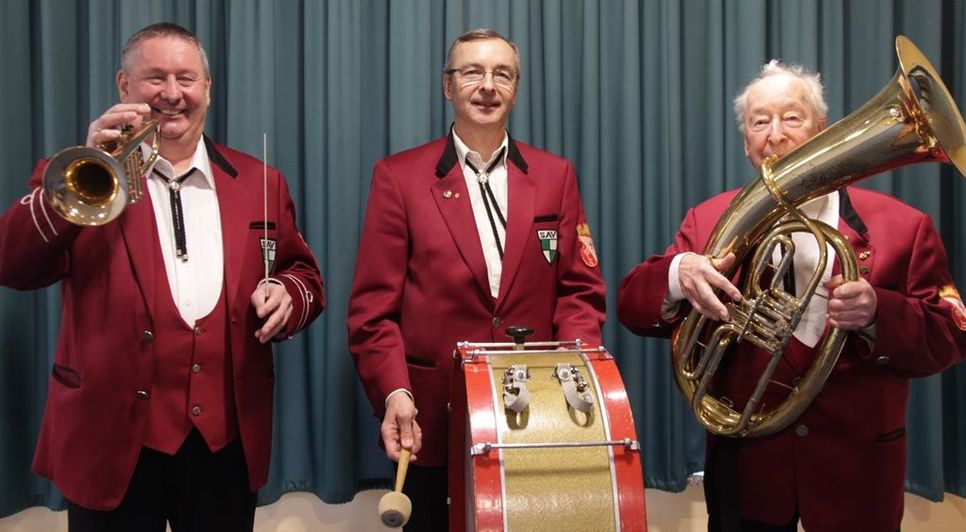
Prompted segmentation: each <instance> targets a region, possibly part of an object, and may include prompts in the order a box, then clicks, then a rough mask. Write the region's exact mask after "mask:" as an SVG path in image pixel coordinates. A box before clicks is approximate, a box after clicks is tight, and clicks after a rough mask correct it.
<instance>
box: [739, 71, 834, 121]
mask: <svg viewBox="0 0 966 532" xmlns="http://www.w3.org/2000/svg"><path fill="white" fill-rule="evenodd" d="M772 76H791V77H793V78H797V79H800V80H801V81H803V82H804V83H805V86H806V87H807V88H808V97H809V101H810V103H811V104H812V110H814V111H815V113H816V114H817V115H818V116H819V117H825V116H827V115H828V104H826V103H825V87H824V86H823V85H822V76H821V75H820V74H818V73H817V72H810V71H808V70H807V69H806V68H805V67H803V66H802V65H786V64H785V63H782V62H781V61H779V60H778V59H772V60H771V61H769V62H767V63H765V65H764V66H762V67H761V72H759V73H758V76H757V77H755V79H753V80H751V82H749V83H748V84H747V85H745V88H744V89H742V91H741V92H740V93H739V94H738V96H736V97H735V101H734V104H735V119H736V120H737V121H738V129H739V130H741V131H744V130H745V113H746V112H747V111H748V92H749V90H750V89H751V87H753V86H754V85H755V84H756V83H758V82H759V81H762V80H764V79H766V78H769V77H772Z"/></svg>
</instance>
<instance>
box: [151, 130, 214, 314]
mask: <svg viewBox="0 0 966 532" xmlns="http://www.w3.org/2000/svg"><path fill="white" fill-rule="evenodd" d="M142 150H144V147H143V145H142ZM190 168H191V169H190V170H189V171H188V173H190V174H191V175H190V176H189V177H188V178H187V179H185V180H184V181H183V182H182V183H181V205H182V210H183V212H184V228H185V248H186V251H187V256H188V260H181V259H178V258H177V257H176V256H175V239H174V222H173V220H172V216H171V197H170V193H169V189H168V184H167V182H166V181H165V179H162V178H161V177H159V176H158V175H157V172H160V173H161V174H163V175H164V176H165V178H167V179H171V178H173V177H181V176H183V175H185V174H181V176H175V174H174V167H173V166H172V165H171V163H170V162H169V161H167V160H165V159H164V158H163V157H161V156H160V155H159V156H158V159H157V161H155V163H154V168H153V170H152V171H149V172H148V178H147V181H148V187H147V188H148V194H149V195H150V196H151V205H152V206H153V207H154V218H155V221H156V225H157V227H158V240H159V241H160V242H161V255H162V256H163V257H164V269H165V271H166V272H167V274H168V285H169V286H170V287H171V297H172V299H174V303H175V305H176V306H177V307H178V311H179V312H180V313H181V317H182V318H183V319H184V321H185V323H187V324H188V325H189V326H194V324H195V320H197V319H199V318H202V317H204V316H207V315H208V314H209V313H211V311H212V310H213V309H214V308H215V304H216V303H217V302H218V297H219V296H220V295H221V289H222V283H223V282H224V277H225V276H224V251H223V249H222V240H221V215H220V213H219V211H218V195H217V194H216V193H215V180H214V177H213V174H212V171H211V162H210V161H209V160H208V151H207V150H206V149H205V143H204V139H203V138H202V139H199V140H198V146H197V147H196V148H195V153H194V156H193V157H192V159H191V166H190Z"/></svg>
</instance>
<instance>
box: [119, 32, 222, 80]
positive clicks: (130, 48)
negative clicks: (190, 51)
mask: <svg viewBox="0 0 966 532" xmlns="http://www.w3.org/2000/svg"><path fill="white" fill-rule="evenodd" d="M155 37H175V38H178V39H181V40H183V41H187V42H189V43H191V44H193V45H194V46H195V48H197V49H198V56H199V57H200V58H201V66H202V68H204V70H205V77H206V78H208V79H211V71H210V70H209V69H208V54H206V53H205V48H204V46H202V45H201V41H200V40H199V39H198V37H197V36H196V35H195V34H194V33H191V31H189V30H188V29H186V28H184V27H183V26H179V25H177V24H174V23H172V22H158V23H157V24H151V25H150V26H145V27H144V28H141V29H140V30H138V31H137V33H135V34H134V35H131V37H130V38H129V39H128V40H127V42H126V43H124V47H123V48H121V70H123V71H125V72H130V68H131V66H133V63H134V53H135V52H136V51H137V47H138V45H139V44H141V41H143V40H145V39H153V38H155Z"/></svg>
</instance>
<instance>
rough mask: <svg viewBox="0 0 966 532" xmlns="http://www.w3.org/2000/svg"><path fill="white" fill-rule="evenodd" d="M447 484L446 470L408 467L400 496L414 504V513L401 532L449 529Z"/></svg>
mask: <svg viewBox="0 0 966 532" xmlns="http://www.w3.org/2000/svg"><path fill="white" fill-rule="evenodd" d="M446 482H447V477H446V467H421V466H418V465H415V464H409V469H407V470H406V482H405V483H404V484H403V493H405V494H406V496H407V497H409V501H410V502H412V503H413V513H412V515H410V517H409V521H407V522H406V525H405V526H403V530H404V532H446V531H447V530H448V529H449V505H448V504H446Z"/></svg>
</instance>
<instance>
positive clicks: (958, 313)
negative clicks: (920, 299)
mask: <svg viewBox="0 0 966 532" xmlns="http://www.w3.org/2000/svg"><path fill="white" fill-rule="evenodd" d="M939 297H941V298H943V300H944V301H945V302H946V303H949V304H950V305H951V306H952V307H953V308H952V317H953V321H954V322H955V323H956V327H959V330H961V331H966V306H964V305H963V299H962V298H961V297H959V290H956V287H955V286H953V285H951V284H947V285H946V286H944V287H942V288H940V289H939Z"/></svg>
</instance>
